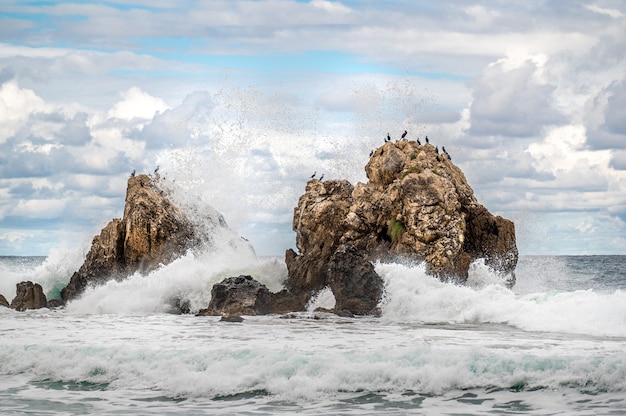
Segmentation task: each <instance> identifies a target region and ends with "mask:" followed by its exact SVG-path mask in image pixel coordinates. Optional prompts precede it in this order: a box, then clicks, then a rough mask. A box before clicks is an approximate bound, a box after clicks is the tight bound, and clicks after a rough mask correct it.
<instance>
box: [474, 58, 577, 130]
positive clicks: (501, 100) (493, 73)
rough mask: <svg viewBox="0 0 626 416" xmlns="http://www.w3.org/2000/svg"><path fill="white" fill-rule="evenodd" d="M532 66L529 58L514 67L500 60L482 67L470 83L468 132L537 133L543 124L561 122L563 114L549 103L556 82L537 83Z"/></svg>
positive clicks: (564, 120)
mask: <svg viewBox="0 0 626 416" xmlns="http://www.w3.org/2000/svg"><path fill="white" fill-rule="evenodd" d="M536 70H537V66H536V65H535V64H534V63H533V62H531V61H526V62H525V63H524V64H523V65H521V66H520V67H517V68H514V69H507V68H505V67H504V65H503V64H498V65H493V66H490V67H488V68H486V69H485V71H484V72H483V74H482V75H481V76H480V77H479V78H478V79H476V80H475V81H474V82H473V83H472V85H471V88H472V91H473V93H472V103H471V106H470V110H471V114H472V124H471V127H470V129H469V132H470V133H471V134H473V135H476V136H489V135H501V136H513V137H529V136H535V135H538V134H539V133H540V132H541V131H542V129H543V128H544V127H545V126H546V125H550V124H561V123H565V122H566V119H565V117H564V116H563V115H562V114H561V113H559V112H558V111H557V110H555V109H554V108H553V107H552V105H551V101H552V93H553V92H554V90H555V89H556V86H554V85H540V84H538V83H537V82H536V81H535V79H534V75H535V71H536Z"/></svg>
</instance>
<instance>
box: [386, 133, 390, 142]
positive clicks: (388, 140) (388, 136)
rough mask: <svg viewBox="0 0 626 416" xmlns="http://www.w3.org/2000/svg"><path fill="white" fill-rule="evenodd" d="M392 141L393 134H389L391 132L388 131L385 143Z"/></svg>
mask: <svg viewBox="0 0 626 416" xmlns="http://www.w3.org/2000/svg"><path fill="white" fill-rule="evenodd" d="M390 141H391V136H390V135H389V133H387V139H386V140H385V143H387V142H390Z"/></svg>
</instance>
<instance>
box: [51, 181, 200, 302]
mask: <svg viewBox="0 0 626 416" xmlns="http://www.w3.org/2000/svg"><path fill="white" fill-rule="evenodd" d="M199 241H200V239H199V237H198V236H197V235H196V233H195V230H194V227H193V225H192V223H191V222H190V221H189V220H188V219H187V217H186V216H185V215H184V214H183V213H182V212H181V211H180V210H179V209H178V208H177V207H175V206H174V205H173V204H172V202H171V201H170V200H169V199H168V198H167V197H166V196H165V195H164V192H163V191H162V190H161V189H160V188H159V186H158V183H157V181H156V180H155V178H152V177H150V176H148V175H137V176H132V177H131V178H130V179H129V180H128V187H127V190H126V205H125V207H124V217H123V218H122V219H114V220H112V221H111V222H109V224H107V225H106V226H105V227H104V228H103V229H102V231H101V232H100V235H97V236H96V237H94V239H93V242H92V245H91V249H90V250H89V253H88V254H87V257H86V259H85V262H84V263H83V265H82V266H81V267H80V269H79V270H78V271H77V272H75V273H74V274H73V275H72V278H71V279H70V282H69V284H68V285H67V286H66V287H65V288H64V289H63V290H62V291H61V297H62V299H63V301H64V302H67V301H68V300H71V299H73V298H75V297H76V296H77V295H79V294H80V293H81V292H82V291H83V290H85V288H86V287H87V286H88V285H92V284H101V283H104V282H106V281H108V280H111V279H118V280H119V279H123V278H125V277H127V276H129V275H131V274H133V273H135V272H141V273H146V272H149V271H151V270H154V269H155V268H157V267H159V266H160V265H162V264H168V263H170V262H171V261H173V260H175V259H176V258H178V257H180V256H181V255H183V254H184V253H185V252H186V251H187V250H188V249H189V248H191V247H194V246H195V245H197V244H198V243H199Z"/></svg>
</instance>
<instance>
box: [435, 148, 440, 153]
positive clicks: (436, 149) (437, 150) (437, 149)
mask: <svg viewBox="0 0 626 416" xmlns="http://www.w3.org/2000/svg"><path fill="white" fill-rule="evenodd" d="M435 152H437V154H439V147H437V146H435Z"/></svg>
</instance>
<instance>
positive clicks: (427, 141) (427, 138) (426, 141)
mask: <svg viewBox="0 0 626 416" xmlns="http://www.w3.org/2000/svg"><path fill="white" fill-rule="evenodd" d="M424 140H426V144H428V136H426V138H425V139H424Z"/></svg>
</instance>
